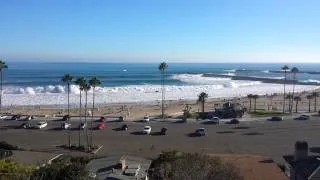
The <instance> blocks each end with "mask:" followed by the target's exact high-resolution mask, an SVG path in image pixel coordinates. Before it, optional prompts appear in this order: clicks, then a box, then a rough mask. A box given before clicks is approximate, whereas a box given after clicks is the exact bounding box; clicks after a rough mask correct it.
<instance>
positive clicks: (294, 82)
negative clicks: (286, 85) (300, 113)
mask: <svg viewBox="0 0 320 180" xmlns="http://www.w3.org/2000/svg"><path fill="white" fill-rule="evenodd" d="M295 86H296V73H293V87H292V104H293V97H294V90H295Z"/></svg>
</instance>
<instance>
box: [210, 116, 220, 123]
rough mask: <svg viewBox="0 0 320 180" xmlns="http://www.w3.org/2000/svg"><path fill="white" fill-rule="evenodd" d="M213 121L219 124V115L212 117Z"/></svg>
mask: <svg viewBox="0 0 320 180" xmlns="http://www.w3.org/2000/svg"><path fill="white" fill-rule="evenodd" d="M211 122H213V123H215V124H219V122H220V118H218V117H212V118H211Z"/></svg>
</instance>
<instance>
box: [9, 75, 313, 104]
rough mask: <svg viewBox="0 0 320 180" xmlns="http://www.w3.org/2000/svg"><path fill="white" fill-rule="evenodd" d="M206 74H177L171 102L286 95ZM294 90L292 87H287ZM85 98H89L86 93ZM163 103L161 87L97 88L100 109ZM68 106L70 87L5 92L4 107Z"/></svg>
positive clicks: (278, 88) (279, 88)
mask: <svg viewBox="0 0 320 180" xmlns="http://www.w3.org/2000/svg"><path fill="white" fill-rule="evenodd" d="M202 75H203V74H175V75H172V76H171V77H170V79H172V80H177V81H180V82H182V83H183V84H184V85H166V86H165V92H166V99H167V100H196V99H197V98H198V97H197V96H198V94H200V93H201V92H206V93H207V94H208V95H209V98H232V97H243V96H246V95H248V94H258V95H266V94H272V93H283V85H282V84H270V83H261V82H259V81H239V80H231V79H230V78H215V77H203V76H202ZM287 86H288V87H289V88H291V86H290V85H287ZM316 88H317V86H309V85H296V87H295V91H296V92H302V91H311V90H314V89H316ZM92 92H93V90H92V89H91V90H90V91H88V99H89V101H88V102H89V104H90V103H91V102H92V101H91V99H92ZM79 95H80V90H79V87H78V86H77V85H71V88H70V104H71V105H72V106H77V105H78V103H79ZM82 97H83V98H85V96H84V93H83V92H82ZM160 99H161V86H160V85H152V84H144V85H127V86H118V87H96V89H95V103H96V104H97V105H103V104H110V103H138V102H149V103H150V102H159V101H160ZM66 104H67V87H66V86H63V85H48V86H36V87H29V86H28V87H14V86H7V87H5V88H4V93H3V105H4V106H15V105H55V106H63V105H66Z"/></svg>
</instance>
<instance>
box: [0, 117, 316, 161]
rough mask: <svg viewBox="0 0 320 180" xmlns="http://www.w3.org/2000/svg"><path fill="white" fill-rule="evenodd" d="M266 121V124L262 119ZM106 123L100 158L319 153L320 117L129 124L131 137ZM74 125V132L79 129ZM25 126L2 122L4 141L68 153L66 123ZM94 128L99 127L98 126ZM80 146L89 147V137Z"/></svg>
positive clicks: (98, 139)
mask: <svg viewBox="0 0 320 180" xmlns="http://www.w3.org/2000/svg"><path fill="white" fill-rule="evenodd" d="M263 119H265V118H263ZM112 120H115V119H110V121H109V122H107V123H106V129H104V130H95V131H94V134H93V139H94V144H98V145H103V148H102V149H101V150H100V152H99V155H123V154H131V155H138V156H144V157H155V156H157V155H158V154H159V153H160V152H161V151H162V150H169V149H177V150H183V151H190V152H195V151H196V152H206V153H236V154H239V153H240V154H258V155H266V156H270V157H271V158H273V159H274V160H276V161H282V158H281V157H282V155H284V154H288V153H292V152H293V147H294V143H295V141H297V140H307V141H308V143H309V146H310V147H312V146H319V147H320V141H319V137H320V117H319V116H314V117H312V118H311V119H310V120H307V121H296V120H293V119H292V118H291V117H286V118H285V120H284V121H282V122H270V121H266V120H260V121H251V122H249V121H247V122H241V124H240V125H227V124H219V125H213V124H207V123H206V122H207V121H198V122H194V123H175V122H174V121H172V122H148V123H141V122H125V123H126V124H127V125H128V126H129V130H128V131H117V130H115V129H116V128H119V127H121V125H122V124H124V123H122V122H112ZM33 121H37V120H33ZM76 121H77V120H73V121H72V123H73V126H74V127H76V126H77V125H78V122H76ZM21 123H22V122H19V121H4V120H1V121H0V129H1V130H0V139H1V140H5V141H7V142H9V143H12V144H15V145H19V146H21V147H23V148H31V149H36V150H45V151H50V152H55V153H60V152H64V151H65V150H62V149H60V148H57V147H56V146H58V145H61V144H65V143H66V139H67V138H66V135H67V131H64V130H59V128H58V127H60V124H61V121H48V126H47V127H46V128H44V129H41V130H31V129H19V128H16V127H17V126H19V125H20V124H21ZM94 124H95V125H96V124H97V122H95V123H94ZM145 125H150V126H152V131H154V132H156V131H160V129H161V128H162V127H164V126H165V127H167V128H168V129H169V130H168V135H166V136H157V135H136V133H135V132H138V131H141V130H142V128H143V127H144V126H145ZM199 127H204V128H206V131H207V136H205V137H190V136H189V133H192V132H193V131H194V130H195V129H196V128H199ZM78 134H79V131H78V130H72V131H71V138H72V142H73V143H74V144H77V143H78ZM81 141H82V143H84V142H85V136H84V133H83V132H82V133H81Z"/></svg>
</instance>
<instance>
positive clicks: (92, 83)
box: [89, 77, 101, 146]
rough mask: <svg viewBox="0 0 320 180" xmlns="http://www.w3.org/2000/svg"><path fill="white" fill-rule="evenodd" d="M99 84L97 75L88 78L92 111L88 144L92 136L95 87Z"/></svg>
mask: <svg viewBox="0 0 320 180" xmlns="http://www.w3.org/2000/svg"><path fill="white" fill-rule="evenodd" d="M100 84H101V81H100V80H99V79H98V78H97V77H93V78H92V79H90V80H89V85H90V86H91V87H92V111H91V125H90V126H91V133H90V146H92V136H93V130H92V128H93V127H92V125H93V111H94V96H95V94H94V93H95V90H96V87H97V86H99V85H100Z"/></svg>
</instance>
